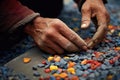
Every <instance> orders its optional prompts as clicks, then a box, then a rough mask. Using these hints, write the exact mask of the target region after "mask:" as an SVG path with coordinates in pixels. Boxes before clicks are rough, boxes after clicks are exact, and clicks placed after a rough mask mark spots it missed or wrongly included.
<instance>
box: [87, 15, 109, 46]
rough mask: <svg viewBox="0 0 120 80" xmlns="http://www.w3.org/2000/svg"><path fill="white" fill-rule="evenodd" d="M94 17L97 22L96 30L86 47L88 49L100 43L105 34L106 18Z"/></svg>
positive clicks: (101, 16)
mask: <svg viewBox="0 0 120 80" xmlns="http://www.w3.org/2000/svg"><path fill="white" fill-rule="evenodd" d="M96 17H97V20H98V29H97V31H96V33H95V35H94V36H93V38H92V40H91V41H90V43H89V44H88V47H90V48H92V47H93V46H95V45H96V44H98V43H99V42H101V41H102V40H103V39H104V37H105V35H106V33H107V26H108V22H107V17H106V16H105V15H101V14H98V15H97V16H96ZM103 17H104V18H103Z"/></svg>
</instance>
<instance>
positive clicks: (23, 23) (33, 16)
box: [8, 13, 40, 33]
mask: <svg viewBox="0 0 120 80" xmlns="http://www.w3.org/2000/svg"><path fill="white" fill-rule="evenodd" d="M37 16H40V14H39V13H33V14H31V15H28V16H26V17H25V18H24V19H22V20H21V21H19V22H18V23H16V24H15V25H13V27H11V28H10V29H9V31H8V32H9V33H12V32H14V31H15V30H16V29H17V28H18V27H20V26H24V25H25V24H27V23H29V22H31V21H32V20H33V19H34V18H36V17H37Z"/></svg>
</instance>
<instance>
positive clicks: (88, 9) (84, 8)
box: [81, 7, 90, 13]
mask: <svg viewBox="0 0 120 80" xmlns="http://www.w3.org/2000/svg"><path fill="white" fill-rule="evenodd" d="M89 11H90V7H82V9H81V12H82V13H85V12H89Z"/></svg>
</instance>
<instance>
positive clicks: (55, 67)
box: [50, 65, 58, 71]
mask: <svg viewBox="0 0 120 80" xmlns="http://www.w3.org/2000/svg"><path fill="white" fill-rule="evenodd" d="M50 70H51V71H52V70H58V67H57V66H55V65H51V66H50Z"/></svg>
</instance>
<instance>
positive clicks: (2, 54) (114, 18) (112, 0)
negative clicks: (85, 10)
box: [0, 0, 120, 65]
mask: <svg viewBox="0 0 120 80" xmlns="http://www.w3.org/2000/svg"><path fill="white" fill-rule="evenodd" d="M108 2H109V3H108V4H107V5H106V7H107V9H108V11H109V13H110V16H111V22H110V24H112V25H120V6H119V4H120V1H119V0H109V1H108ZM74 6H75V5H74V4H73V2H72V1H69V0H65V7H64V9H63V11H62V13H61V15H60V16H59V18H60V19H61V20H63V21H64V22H65V23H66V24H67V25H68V26H69V27H70V28H72V29H73V28H74V27H78V28H79V27H80V19H81V15H80V13H79V11H78V10H77V8H74ZM85 34H86V35H87V33H85ZM81 36H82V35H81ZM82 37H84V36H82ZM34 46H35V44H34V42H33V40H32V38H31V37H30V36H28V37H26V38H25V39H24V40H23V41H21V42H20V43H18V44H17V45H16V47H14V48H11V49H10V50H8V51H0V65H3V64H5V63H7V62H8V61H10V60H12V59H13V58H15V57H17V56H19V55H21V54H23V53H24V52H25V51H27V50H29V49H30V48H32V47H34Z"/></svg>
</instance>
